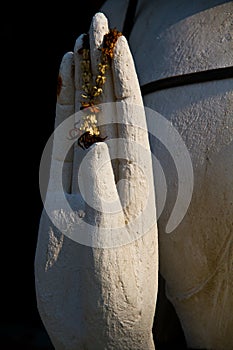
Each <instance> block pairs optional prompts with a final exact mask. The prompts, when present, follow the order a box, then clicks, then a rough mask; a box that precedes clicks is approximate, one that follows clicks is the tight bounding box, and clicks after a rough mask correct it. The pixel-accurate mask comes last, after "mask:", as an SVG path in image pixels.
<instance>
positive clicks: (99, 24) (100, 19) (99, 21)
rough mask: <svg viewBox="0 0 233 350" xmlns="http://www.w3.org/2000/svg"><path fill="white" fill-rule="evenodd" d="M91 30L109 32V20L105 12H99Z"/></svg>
mask: <svg viewBox="0 0 233 350" xmlns="http://www.w3.org/2000/svg"><path fill="white" fill-rule="evenodd" d="M91 28H93V29H94V30H101V29H102V30H106V29H107V30H108V19H107V17H106V16H105V15H104V14H103V12H97V13H96V14H95V15H94V16H93V18H92V22H91Z"/></svg>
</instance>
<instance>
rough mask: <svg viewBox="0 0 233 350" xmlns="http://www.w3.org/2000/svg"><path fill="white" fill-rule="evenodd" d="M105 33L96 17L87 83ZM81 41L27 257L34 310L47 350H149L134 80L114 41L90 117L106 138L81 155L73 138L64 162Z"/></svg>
mask: <svg viewBox="0 0 233 350" xmlns="http://www.w3.org/2000/svg"><path fill="white" fill-rule="evenodd" d="M108 31H109V28H108V22H107V19H106V17H105V16H104V15H103V14H102V13H97V14H96V15H95V16H94V17H93V20H92V23H91V27H90V31H89V38H90V61H91V70H92V74H93V76H94V77H95V76H97V75H98V64H99V63H100V60H101V51H100V48H101V46H102V44H103V39H104V35H105V34H106V33H108ZM82 45H83V35H81V36H80V37H79V38H78V39H77V41H76V43H75V46H74V52H68V53H66V54H65V55H64V57H63V59H62V62H61V66H60V71H59V82H60V88H59V91H58V97H57V103H56V119H55V132H54V139H53V149H52V159H51V167H50V178H49V184H48V189H47V193H46V199H45V208H44V210H43V212H42V215H41V220H40V225H39V234H38V242H37V248H36V256H35V284H36V295H37V303H38V310H39V313H40V316H41V319H42V321H43V323H44V325H45V328H46V330H47V332H48V334H49V336H50V338H51V341H52V343H53V345H54V347H55V349H56V350H65V349H66V350H77V349H79V350H81V349H88V350H91V349H93V350H98V349H100V350H103V349H115V350H117V349H119V350H124V349H132V350H147V349H148V350H151V349H154V343H153V336H152V325H153V318H154V313H155V304H156V297H157V274H158V251H157V244H158V243H157V223H156V208H155V198H154V188H153V172H152V161H151V154H150V148H149V141H148V133H147V128H146V116H145V111H144V109H143V102H142V97H141V93H140V88H139V83H138V79H137V75H136V70H135V66H134V62H133V58H132V56H131V53H130V49H129V46H128V43H127V41H126V39H125V37H124V36H123V35H122V36H120V37H119V38H118V40H117V42H116V45H115V47H114V50H113V58H112V60H111V63H110V64H109V69H108V71H107V73H106V83H105V84H104V86H103V93H102V95H101V96H100V101H99V108H100V112H99V113H98V114H97V117H98V122H99V123H100V124H101V125H100V130H101V135H103V136H107V138H106V140H105V141H104V142H97V143H94V144H93V145H92V146H91V147H89V148H88V149H85V150H83V149H82V148H81V147H79V145H78V144H77V140H75V142H74V141H72V147H70V149H69V152H68V153H67V154H66V157H65V159H64V157H63V156H62V154H63V153H64V149H65V148H66V147H68V146H69V142H70V141H69V140H68V139H69V138H67V135H69V132H67V130H68V131H69V130H71V129H72V127H74V125H75V126H77V125H81V124H80V123H81V120H80V118H81V117H80V116H81V115H82V112H80V98H81V97H80V96H81V94H82V74H83V71H82V69H81V66H82V55H81V54H80V52H81V49H82ZM63 125H64V127H62V126H63ZM67 125H68V128H67ZM69 128H71V129H69ZM64 132H67V135H64ZM67 140H68V141H67ZM67 145H68V146H67ZM61 169H62V176H61Z"/></svg>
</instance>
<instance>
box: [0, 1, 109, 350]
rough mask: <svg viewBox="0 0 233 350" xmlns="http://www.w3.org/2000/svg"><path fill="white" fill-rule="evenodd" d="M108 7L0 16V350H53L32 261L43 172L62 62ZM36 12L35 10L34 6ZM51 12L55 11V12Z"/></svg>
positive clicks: (39, 8)
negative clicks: (37, 295)
mask: <svg viewBox="0 0 233 350" xmlns="http://www.w3.org/2000/svg"><path fill="white" fill-rule="evenodd" d="M103 2H104V1H100V0H98V1H94V0H92V1H91V0H84V1H83V2H80V1H76V2H74V3H73V2H72V3H71V1H65V2H61V3H59V4H57V5H56V6H55V7H54V6H53V4H51V5H50V4H49V3H48V2H47V4H42V3H41V2H40V3H38V4H37V3H36V2H31V3H30V2H29V5H26V4H24V3H19V2H18V3H16V4H14V3H8V4H5V6H4V9H1V11H0V13H1V15H0V16H1V19H0V26H1V31H0V34H1V37H0V40H1V42H0V47H1V55H0V56H1V57H0V64H1V69H0V86H1V94H0V96H1V124H2V125H1V136H2V137H1V163H2V166H1V174H2V196H1V199H2V210H1V214H2V215H1V219H2V220H1V224H2V225H1V228H2V229H1V238H2V239H1V262H0V263H1V265H0V266H1V270H0V271H1V274H0V278H1V280H0V281H1V311H0V312H1V325H0V326H1V328H0V348H1V349H4V350H7V349H21V348H22V349H25V350H26V349H53V347H52V346H51V344H50V342H49V339H48V336H47V333H46V332H45V329H44V327H43V324H42V322H41V320H40V317H39V314H38V311H37V306H36V298H35V287H34V257H35V249H36V241H37V233H38V225H39V219H40V214H41V210H42V201H41V197H40V191H39V166H40V159H41V155H42V152H43V149H44V146H45V144H46V142H47V139H48V138H49V136H50V134H51V133H52V131H53V126H54V117H55V103H56V84H57V75H58V69H59V65H60V62H61V59H62V56H63V55H64V54H65V53H66V52H67V51H72V50H73V47H74V43H75V40H76V38H77V37H78V36H79V35H80V34H81V33H83V32H87V31H88V29H89V26H90V22H91V18H92V16H93V15H94V14H95V13H96V12H97V11H98V9H99V8H100V6H101V5H102V4H103ZM30 4H31V5H30ZM50 6H51V7H50Z"/></svg>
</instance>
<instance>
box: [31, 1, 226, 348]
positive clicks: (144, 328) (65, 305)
mask: <svg viewBox="0 0 233 350" xmlns="http://www.w3.org/2000/svg"><path fill="white" fill-rule="evenodd" d="M128 2H129V1H126V0H120V1H114V0H107V1H106V2H105V4H104V6H103V8H102V9H101V11H102V13H97V14H96V15H95V16H94V18H93V21H92V23H91V27H90V39H91V57H92V59H91V60H92V66H93V69H95V67H96V64H97V62H98V60H99V51H98V47H99V46H101V43H102V40H103V35H104V33H105V32H106V31H107V30H108V26H109V27H111V28H112V27H115V26H116V27H117V29H119V30H121V29H122V25H123V18H124V15H125V9H126V7H127V5H128ZM232 14H233V2H232V1H226V2H225V1H221V0H210V1H204V0H197V1H195V2H191V1H187V0H176V1H173V0H165V1H151V0H139V1H138V7H137V11H136V21H135V25H134V27H133V30H132V33H131V36H130V39H129V43H127V41H126V40H125V38H124V37H121V38H119V40H118V42H117V45H116V47H115V56H114V60H113V63H112V67H111V71H110V73H109V75H108V83H107V84H106V90H105V93H104V95H103V100H102V101H101V102H103V103H104V102H109V101H110V102H112V101H113V102H114V101H117V102H118V103H117V104H116V106H115V107H114V108H115V114H114V113H113V114H114V116H116V120H117V121H118V122H121V125H118V127H115V129H114V128H111V127H109V128H108V129H107V128H106V129H103V130H105V131H106V132H107V133H109V135H111V136H114V135H118V137H121V138H124V139H126V140H128V141H129V146H126V147H125V146H124V144H123V146H122V143H119V144H118V146H117V147H118V148H117V151H118V152H119V151H120V150H121V149H122V148H124V151H125V152H126V155H127V157H126V158H127V159H126V160H123V159H119V161H118V162H115V163H113V167H111V166H110V159H111V155H112V154H114V152H115V150H113V149H111V146H110V147H108V146H107V145H108V144H107V142H106V144H105V143H104V144H103V143H97V144H96V145H94V146H92V147H91V149H90V150H88V151H82V150H81V149H79V148H77V147H74V155H73V156H72V153H71V155H70V157H71V158H70V159H68V163H69V164H72V169H71V168H70V166H67V170H65V173H64V177H65V184H66V185H65V190H66V191H67V193H68V194H67V197H68V199H69V200H70V202H72V204H73V205H74V206H75V208H76V209H77V211H78V212H79V213H80V217H85V216H86V217H88V219H89V220H90V221H92V223H95V224H96V223H98V225H99V226H98V225H96V226H95V232H94V233H95V235H96V236H95V238H97V239H101V235H99V236H98V233H99V232H102V231H101V230H100V228H102V227H109V232H110V233H111V232H112V229H113V228H114V226H115V225H116V224H119V225H120V226H121V225H125V226H126V227H127V225H128V222H132V221H133V220H134V219H135V213H136V214H137V213H140V211H141V208H142V207H143V204H145V203H144V202H145V200H146V198H145V193H146V188H147V183H146V181H145V179H144V178H143V171H141V170H143V169H140V168H139V167H136V166H134V165H135V164H136V163H137V162H140V161H142V158H140V157H138V158H137V157H135V154H134V153H133V149H132V147H131V146H132V141H133V140H134V141H135V142H136V143H138V144H139V145H144V146H145V149H148V150H149V149H150V148H151V150H152V151H153V152H154V153H155V154H156V157H157V158H158V160H159V161H161V164H162V166H163V171H164V173H165V175H166V180H167V183H168V192H167V200H166V205H165V208H164V210H163V213H162V215H161V217H160V218H159V232H158V233H159V251H158V237H157V226H156V224H155V225H154V226H153V227H151V229H150V230H149V232H148V233H147V234H145V235H144V236H142V237H140V238H139V239H138V240H135V241H133V242H131V243H129V244H127V245H122V246H120V247H114V248H103V249H101V248H93V247H88V246H84V245H81V244H79V243H76V242H74V241H72V240H71V239H69V238H68V237H66V236H65V235H63V234H62V233H61V232H59V230H57V229H56V228H55V227H54V226H53V225H52V223H51V221H50V220H49V218H48V217H47V215H46V213H45V212H43V213H42V216H41V222H40V228H39V235H38V244H37V250H36V257H35V283H36V293H37V301H38V309H39V312H40V315H41V319H42V321H43V323H44V325H45V327H46V330H47V332H48V334H49V336H50V338H51V340H52V343H53V345H54V347H55V349H56V350H82V349H83V350H84V349H85V350H103V349H114V350H124V349H125V350H126V349H127V350H152V349H155V346H154V343H153V337H152V325H153V318H154V314H155V306H156V297H157V287H158V286H157V283H158V282H157V274H158V255H159V269H160V273H161V275H162V277H163V278H164V280H165V284H166V295H167V297H168V299H169V300H170V301H171V303H172V304H173V306H174V308H175V310H176V313H177V315H178V317H179V320H180V322H181V325H182V328H183V331H184V335H185V338H186V342H187V346H188V347H189V348H193V349H206V350H213V349H214V350H232V349H233V336H232V329H233V312H232V310H233V293H232V291H233V248H232V247H233V242H232V237H233V175H232V174H233V123H232V115H233V94H232V84H233V79H232V78H231V79H224V80H218V81H217V80H216V81H211V82H206V83H199V84H194V85H187V86H181V87H176V88H172V89H167V90H162V91H157V92H154V93H151V94H149V95H147V96H145V97H144V98H143V99H142V97H141V94H140V87H139V83H140V84H141V85H142V84H145V83H148V82H150V81H153V80H157V79H160V78H165V77H170V76H173V75H177V74H185V73H190V72H195V71H200V70H207V69H212V68H218V67H227V66H230V65H231V66H232V65H233V56H232V52H233V40H232V37H233V33H232ZM104 15H105V16H106V18H105V16H104ZM107 19H108V21H107ZM80 43H81V39H80V38H79V39H78V40H77V42H76V45H75V48H74V53H73V54H72V53H68V54H67V55H66V56H65V57H64V59H63V61H62V63H61V75H62V76H64V82H65V84H64V86H63V87H62V91H61V97H60V99H58V101H57V109H56V114H57V116H56V120H57V121H59V122H60V121H62V120H64V119H66V118H68V117H69V115H70V113H71V112H72V111H77V110H78V108H79V107H78V106H79V98H80V90H81V89H80V81H81V80H80V74H81V73H80V68H79V66H80V56H79V55H78V54H77V49H78V47H80ZM72 57H73V58H72ZM73 59H74V63H73ZM71 64H72V65H73V64H74V67H75V69H74V72H75V76H74V77H73V75H72V74H73V73H72V72H73V70H71V69H70V68H71ZM74 87H75V88H74ZM74 90H75V91H74ZM74 96H75V99H74ZM143 104H144V105H145V106H148V107H150V108H152V109H154V110H156V111H157V112H159V113H160V114H161V115H163V116H164V117H165V118H166V119H167V120H168V121H169V122H170V123H171V124H172V125H173V127H174V128H176V129H177V131H178V132H179V134H180V135H181V137H182V139H183V140H184V142H185V144H186V147H187V149H188V151H189V154H190V157H191V159H192V164H193V171H194V191H193V196H192V201H191V204H190V206H189V208H188V211H187V214H186V215H185V217H184V219H183V221H182V222H181V223H180V225H179V226H178V227H177V228H176V229H175V230H174V231H173V232H171V233H169V234H167V233H165V227H166V224H167V221H168V219H169V215H170V213H171V211H172V208H173V206H174V203H175V200H176V195H177V191H178V186H177V172H176V169H174V164H173V162H172V160H171V157H169V155H168V154H167V151H166V150H165V149H164V148H163V147H161V144H160V143H159V142H158V140H156V139H153V142H152V143H151V144H150V146H149V141H148V138H147V133H146V132H145V130H144V128H143V129H142V130H140V131H139V130H138V129H137V128H134V124H135V123H136V122H137V121H138V120H140V121H142V125H144V126H146V118H145V115H144V113H142V110H140V108H139V109H138V110H139V111H140V113H139V114H138V113H136V111H135V109H134V108H133V106H135V105H136V106H138V107H142V106H143ZM101 118H103V119H102V120H103V121H104V118H105V113H103V114H102V117H101ZM137 118H138V120H137ZM55 125H57V122H55ZM56 142H57V144H56ZM54 145H56V149H55V150H54V151H53V159H52V166H51V177H50V186H51V187H49V189H50V191H51V194H53V193H54V197H55V193H56V188H57V186H56V185H57V184H56V181H57V180H56V179H57V177H56V176H55V175H54V173H55V174H56V169H57V168H56V167H57V165H56V162H57V161H59V152H58V153H57V149H59V146H60V145H59V138H58V140H55V143H54ZM174 147H175V145H174ZM88 152H91V153H88ZM86 154H89V155H90V158H89V163H87V166H89V167H88V169H89V173H88V176H87V179H88V181H87V182H86V181H85V178H84V177H82V180H81V185H82V184H83V188H84V192H85V193H86V194H87V197H90V198H93V200H94V202H95V203H96V204H98V205H99V208H103V207H104V205H105V203H104V199H105V200H106V199H108V200H109V198H110V197H111V198H114V200H115V201H116V203H117V205H119V206H120V203H121V204H122V205H123V210H122V211H119V212H118V214H117V215H111V214H108V215H106V214H104V213H101V214H100V215H97V214H96V212H93V211H91V210H90V209H89V208H88V206H87V205H85V203H83V201H82V200H81V197H80V194H79V190H80V189H79V186H78V176H77V174H78V169H79V167H80V163H81V161H82V159H84V158H85V156H86ZM101 159H106V162H105V165H104V167H103V168H102V169H101V171H99V169H98V164H99V161H100V160H101ZM97 170H98V171H97ZM144 170H146V172H147V177H146V180H147V182H148V184H149V185H151V182H153V173H152V165H151V160H149V162H148V167H146V168H145V169H144ZM153 171H154V176H155V177H156V176H157V171H158V169H156V168H155V169H153ZM158 175H159V174H158ZM122 178H123V179H125V181H122V182H121V181H120V184H118V186H117V187H116V182H117V181H118V179H122ZM82 181H83V182H84V183H82ZM89 182H91V183H89ZM106 184H107V186H106ZM70 189H71V193H70ZM154 192H156V188H155V191H152V193H151V196H152V199H154V196H155V193H154ZM98 195H99V196H98ZM131 198H134V201H130V199H131ZM155 200H156V198H155ZM127 203H130V205H129V206H128V205H127ZM155 213H156V208H155V205H152V206H151V207H150V208H149V210H148V211H147V213H146V216H145V217H146V218H149V217H150V215H155ZM66 215H67V213H63V218H66ZM58 218H59V217H58ZM69 220H70V218H68V217H67V221H69ZM144 225H146V221H145V219H144V221H143V219H142V221H139V222H138V227H136V229H135V232H138V231H140V230H141V229H143V227H144ZM98 227H99V231H98ZM135 232H128V234H129V235H130V234H135ZM87 234H88V233H87ZM163 318H164V319H165V324H164V325H163V327H164V329H166V322H169V318H170V315H164V317H163ZM155 331H156V330H155Z"/></svg>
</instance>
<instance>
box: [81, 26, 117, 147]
mask: <svg viewBox="0 0 233 350" xmlns="http://www.w3.org/2000/svg"><path fill="white" fill-rule="evenodd" d="M121 35H122V33H121V32H119V31H117V30H116V28H114V29H110V30H109V32H108V33H107V34H105V36H104V40H103V47H102V48H101V49H100V50H101V60H100V63H99V64H98V74H97V76H96V77H95V79H94V78H93V75H92V72H91V61H90V45H89V36H88V34H86V35H84V37H83V46H82V48H81V49H80V50H79V54H81V55H82V61H81V72H82V93H81V101H80V102H81V106H80V109H82V110H83V111H84V116H83V120H82V123H81V125H80V127H79V130H80V131H82V132H83V134H82V135H81V136H80V137H79V139H78V145H79V146H80V147H82V148H83V149H87V148H89V147H90V146H91V145H92V144H93V143H95V142H100V141H104V140H105V139H106V137H101V136H100V130H99V128H98V125H97V124H98V118H97V116H98V113H99V112H100V108H99V107H98V106H97V104H98V103H99V99H100V96H101V95H102V93H103V89H104V85H105V83H106V79H107V78H106V72H107V70H108V68H109V67H110V63H111V59H112V58H113V50H114V46H115V44H116V42H117V39H118V37H119V36H121Z"/></svg>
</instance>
